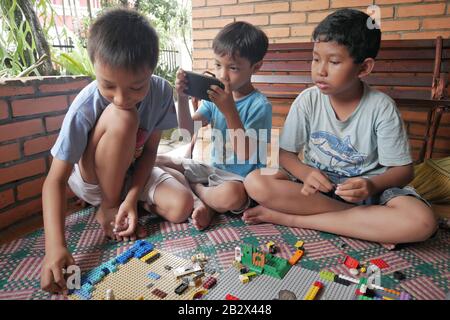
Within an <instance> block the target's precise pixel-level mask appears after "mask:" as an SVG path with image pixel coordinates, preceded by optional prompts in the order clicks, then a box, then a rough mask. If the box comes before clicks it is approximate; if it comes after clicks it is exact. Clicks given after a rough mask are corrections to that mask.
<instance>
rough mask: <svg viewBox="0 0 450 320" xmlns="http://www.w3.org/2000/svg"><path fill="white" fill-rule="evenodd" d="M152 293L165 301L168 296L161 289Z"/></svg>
mask: <svg viewBox="0 0 450 320" xmlns="http://www.w3.org/2000/svg"><path fill="white" fill-rule="evenodd" d="M152 293H153V294H154V295H155V296H157V297H159V298H161V299H164V298H165V297H166V296H167V293H165V292H164V291H162V290H159V289H155V290H153V291H152Z"/></svg>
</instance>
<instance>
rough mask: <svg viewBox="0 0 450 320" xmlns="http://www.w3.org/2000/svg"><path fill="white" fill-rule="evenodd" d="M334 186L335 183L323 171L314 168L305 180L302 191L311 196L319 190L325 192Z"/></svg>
mask: <svg viewBox="0 0 450 320" xmlns="http://www.w3.org/2000/svg"><path fill="white" fill-rule="evenodd" d="M333 188H334V185H333V184H332V183H331V182H330V180H329V179H328V177H327V176H326V175H325V174H324V173H323V172H322V171H320V170H319V169H316V168H312V169H311V170H310V171H309V172H308V174H307V175H306V178H305V179H304V180H303V188H302V191H301V192H302V194H303V195H305V196H310V195H312V194H314V193H316V192H317V191H321V192H325V193H327V192H330V191H331V190H333Z"/></svg>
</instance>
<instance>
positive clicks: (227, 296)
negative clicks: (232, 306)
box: [225, 293, 239, 300]
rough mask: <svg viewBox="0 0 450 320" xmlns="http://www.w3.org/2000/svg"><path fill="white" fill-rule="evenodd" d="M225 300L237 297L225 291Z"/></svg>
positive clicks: (236, 298)
mask: <svg viewBox="0 0 450 320" xmlns="http://www.w3.org/2000/svg"><path fill="white" fill-rule="evenodd" d="M225 300H239V298H238V297H235V296H233V295H231V294H229V293H227V295H226V296H225Z"/></svg>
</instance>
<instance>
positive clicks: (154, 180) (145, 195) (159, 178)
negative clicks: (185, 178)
mask: <svg viewBox="0 0 450 320" xmlns="http://www.w3.org/2000/svg"><path fill="white" fill-rule="evenodd" d="M170 178H172V179H175V178H174V177H172V176H171V175H170V174H168V173H167V172H166V171H164V170H162V169H161V168H159V167H154V168H153V170H152V173H151V174H150V177H149V179H148V180H147V183H146V184H145V187H144V189H143V190H142V193H141V195H140V197H139V201H144V202H147V203H148V204H149V205H152V204H154V198H153V197H154V195H155V190H156V188H157V187H158V185H159V184H160V183H161V182H164V181H165V180H167V179H170ZM125 180H126V181H125V185H124V188H123V190H122V195H123V198H124V196H125V195H126V193H127V192H128V190H129V184H130V182H131V176H128V175H127V177H126V179H125ZM67 183H68V184H69V187H70V189H72V191H73V193H75V195H76V196H77V197H78V198H80V199H82V200H84V201H86V202H87V203H89V204H91V205H93V206H96V207H97V206H99V205H100V204H101V202H102V191H101V189H100V186H99V185H98V184H90V183H87V182H85V181H84V180H83V178H82V176H81V172H80V168H79V167H78V164H75V165H74V166H73V170H72V174H71V175H70V177H69V181H68V182H67Z"/></svg>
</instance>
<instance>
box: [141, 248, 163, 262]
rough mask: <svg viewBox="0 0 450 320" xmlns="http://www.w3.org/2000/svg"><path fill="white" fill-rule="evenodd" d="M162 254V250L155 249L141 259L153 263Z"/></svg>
mask: <svg viewBox="0 0 450 320" xmlns="http://www.w3.org/2000/svg"><path fill="white" fill-rule="evenodd" d="M160 256H161V254H160V252H159V251H158V250H153V251H152V252H150V253H148V254H146V255H145V256H143V257H142V258H141V261H143V262H145V263H152V262H153V261H155V260H156V259H158V258H159V257H160Z"/></svg>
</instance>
